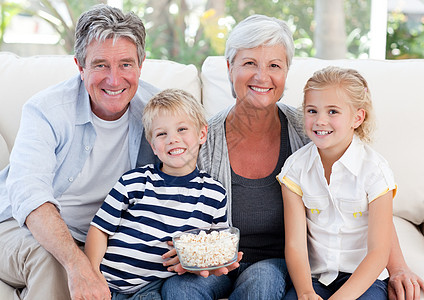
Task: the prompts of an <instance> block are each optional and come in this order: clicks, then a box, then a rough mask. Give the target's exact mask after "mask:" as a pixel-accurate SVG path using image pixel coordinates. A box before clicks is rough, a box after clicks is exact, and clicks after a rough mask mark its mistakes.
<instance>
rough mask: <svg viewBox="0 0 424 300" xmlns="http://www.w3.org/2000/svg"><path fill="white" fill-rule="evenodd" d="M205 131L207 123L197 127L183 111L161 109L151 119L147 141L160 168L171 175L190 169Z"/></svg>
mask: <svg viewBox="0 0 424 300" xmlns="http://www.w3.org/2000/svg"><path fill="white" fill-rule="evenodd" d="M206 134H207V127H206V126H202V128H200V130H199V129H198V128H197V127H196V125H195V124H194V122H192V121H191V120H190V118H189V116H188V115H187V114H185V113H181V114H172V113H164V112H160V113H159V114H158V115H157V116H156V117H155V118H154V119H153V122H152V138H151V141H150V145H151V146H152V149H153V152H154V153H155V154H156V155H157V156H158V157H159V159H160V160H161V161H162V163H163V167H162V171H163V172H164V173H166V174H169V175H174V176H184V175H187V174H189V173H191V172H192V171H193V170H194V169H195V167H196V163H197V156H198V154H199V147H200V145H202V144H203V143H204V142H205V141H206Z"/></svg>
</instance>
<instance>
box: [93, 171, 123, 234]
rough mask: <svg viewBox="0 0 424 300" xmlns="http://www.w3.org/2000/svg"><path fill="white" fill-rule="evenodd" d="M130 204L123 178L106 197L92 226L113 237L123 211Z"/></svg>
mask: <svg viewBox="0 0 424 300" xmlns="http://www.w3.org/2000/svg"><path fill="white" fill-rule="evenodd" d="M128 202H129V200H128V194H127V191H126V188H125V186H124V185H123V184H122V178H121V179H120V180H119V181H118V182H117V183H116V184H115V186H114V187H113V189H112V190H111V191H110V192H109V194H108V195H107V196H106V199H105V201H104V202H103V204H102V206H101V207H100V208H99V210H98V211H97V213H96V215H95V216H94V218H93V221H91V223H90V225H92V226H95V227H97V228H98V229H100V230H101V231H103V232H105V233H107V234H108V235H113V234H114V233H115V231H116V228H117V227H118V225H119V224H120V221H121V214H122V211H123V210H126V209H127V208H128Z"/></svg>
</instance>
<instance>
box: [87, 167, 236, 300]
mask: <svg viewBox="0 0 424 300" xmlns="http://www.w3.org/2000/svg"><path fill="white" fill-rule="evenodd" d="M226 203H227V197H226V192H225V189H224V188H223V187H222V185H221V184H220V183H218V182H217V181H215V180H214V179H212V178H211V177H210V176H209V175H208V174H207V173H205V172H203V171H199V170H198V169H197V168H196V169H195V170H194V171H193V172H192V173H190V174H188V175H186V176H181V177H175V176H170V175H167V174H165V173H163V172H162V171H160V166H159V165H153V164H150V165H146V166H144V167H141V168H137V169H134V170H131V171H129V172H127V173H125V174H124V175H123V176H122V177H121V178H120V179H119V181H118V182H117V183H116V185H115V186H114V188H113V189H112V190H111V191H110V193H109V195H108V196H107V197H106V199H105V201H104V203H103V205H102V206H101V207H100V209H99V211H98V212H97V214H96V215H95V217H94V219H93V221H92V222H91V225H93V226H96V227H97V228H99V229H100V230H102V231H103V232H105V233H107V234H108V235H109V240H108V246H107V250H106V253H105V255H104V257H103V260H102V262H101V265H100V270H101V272H102V273H103V275H104V276H105V278H106V280H107V282H108V284H109V287H110V289H111V290H112V291H114V292H120V293H126V294H129V293H134V292H136V291H138V290H139V289H140V288H142V287H143V286H145V285H147V284H148V283H150V282H152V281H155V280H158V279H161V278H167V277H170V276H172V275H174V274H176V273H174V272H168V271H167V270H166V267H164V266H163V265H162V263H163V261H164V260H163V259H162V255H163V254H164V253H166V252H167V251H169V250H170V249H171V247H169V246H168V245H167V241H170V240H171V239H172V236H174V235H175V234H177V233H180V232H182V231H185V230H190V229H194V228H200V227H206V228H210V227H219V226H226V225H228V224H227V214H226Z"/></svg>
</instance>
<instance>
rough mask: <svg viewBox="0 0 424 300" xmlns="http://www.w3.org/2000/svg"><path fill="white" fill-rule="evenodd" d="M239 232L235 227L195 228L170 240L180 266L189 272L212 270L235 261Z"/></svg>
mask: <svg viewBox="0 0 424 300" xmlns="http://www.w3.org/2000/svg"><path fill="white" fill-rule="evenodd" d="M239 239H240V232H239V230H238V228H236V227H221V228H197V229H192V230H188V231H184V232H181V233H178V234H177V235H175V236H174V237H173V239H172V241H173V243H174V247H175V249H176V250H177V255H178V258H179V260H180V263H181V266H182V267H183V268H184V269H186V270H189V271H203V270H214V269H218V268H222V267H226V266H229V265H231V264H233V263H234V262H236V261H237V255H238V247H239Z"/></svg>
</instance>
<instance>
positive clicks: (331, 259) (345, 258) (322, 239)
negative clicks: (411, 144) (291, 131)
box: [277, 136, 396, 285]
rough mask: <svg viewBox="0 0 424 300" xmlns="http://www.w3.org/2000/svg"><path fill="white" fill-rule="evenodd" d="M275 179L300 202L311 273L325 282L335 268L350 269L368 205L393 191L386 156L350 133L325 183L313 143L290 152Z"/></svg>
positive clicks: (363, 250) (362, 240)
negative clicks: (340, 155) (301, 203)
mask: <svg viewBox="0 0 424 300" xmlns="http://www.w3.org/2000/svg"><path fill="white" fill-rule="evenodd" d="M277 178H278V180H279V181H280V182H281V183H283V184H284V185H286V186H287V187H288V188H289V189H290V190H292V191H293V192H295V193H296V194H298V195H299V196H301V197H302V200H303V203H304V205H305V210H306V218H307V223H308V252H309V262H310V266H311V273H312V276H314V277H317V278H318V279H319V281H320V282H322V283H323V284H325V285H328V284H330V283H331V282H332V281H333V280H334V279H336V277H337V275H338V272H347V273H353V272H354V271H355V269H356V268H357V267H358V265H359V264H360V263H361V261H362V260H363V259H364V257H365V256H366V254H367V235H368V204H369V203H371V202H372V201H373V200H375V199H376V198H378V197H379V196H381V195H383V194H385V193H387V192H388V191H390V190H394V192H396V185H395V182H394V177H393V173H392V171H391V170H390V168H389V166H388V163H387V161H386V160H385V159H384V158H383V157H382V156H381V155H379V154H378V153H377V152H376V151H374V150H373V149H372V148H370V147H369V146H368V145H366V144H364V143H362V142H361V141H360V139H359V138H358V137H356V136H354V138H353V140H352V143H351V145H350V146H349V147H348V149H347V150H346V152H345V153H344V154H343V156H342V157H341V158H340V159H339V160H338V161H336V162H335V163H334V164H333V168H332V172H331V177H330V184H327V181H326V179H325V176H324V168H323V166H322V163H321V159H320V156H319V153H318V149H317V147H316V146H315V145H314V144H313V143H309V144H308V145H306V146H305V147H303V148H301V149H300V150H298V151H297V152H295V153H294V154H293V155H292V156H291V157H289V158H288V159H287V161H286V163H285V165H284V167H283V168H282V171H281V173H280V174H279V175H278V176H277ZM383 273H384V274H383ZM383 273H382V275H380V278H384V276H386V274H387V273H386V272H383Z"/></svg>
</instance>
